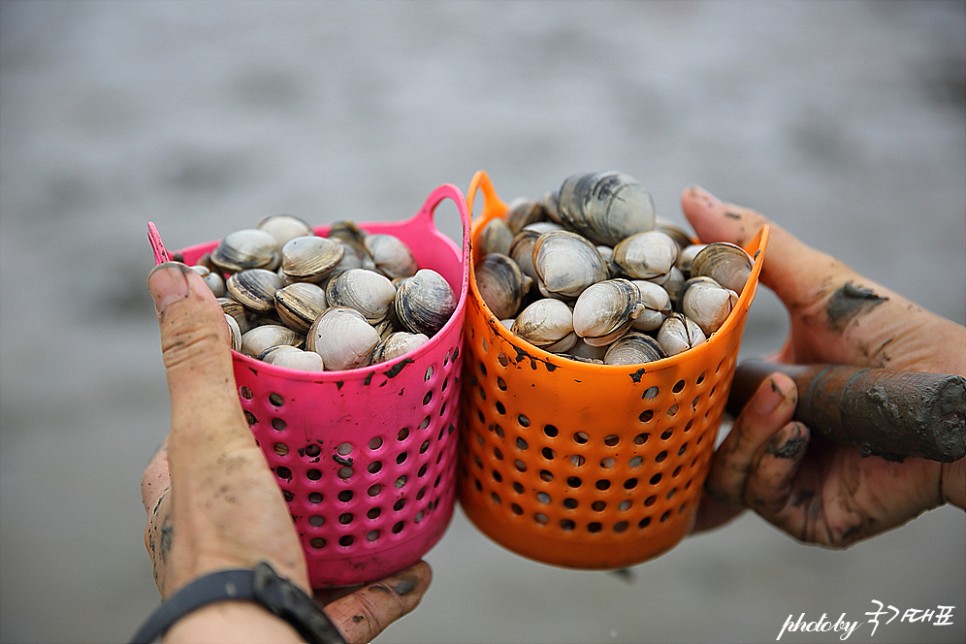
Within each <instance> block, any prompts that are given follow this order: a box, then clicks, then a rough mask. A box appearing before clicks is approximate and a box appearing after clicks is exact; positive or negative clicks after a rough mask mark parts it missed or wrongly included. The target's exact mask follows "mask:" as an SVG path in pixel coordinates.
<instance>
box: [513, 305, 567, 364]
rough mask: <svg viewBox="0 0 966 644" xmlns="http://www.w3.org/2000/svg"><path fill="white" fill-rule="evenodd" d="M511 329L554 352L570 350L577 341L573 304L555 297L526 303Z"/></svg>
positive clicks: (531, 342)
mask: <svg viewBox="0 0 966 644" xmlns="http://www.w3.org/2000/svg"><path fill="white" fill-rule="evenodd" d="M510 331H511V333H513V334H515V335H516V336H517V337H519V338H521V339H523V340H526V341H527V342H529V343H530V344H532V345H534V346H537V347H540V348H541V349H544V350H546V351H552V352H563V351H567V350H568V349H570V348H571V347H573V346H574V344H575V343H576V342H577V335H576V334H575V333H574V323H573V313H572V312H571V310H570V307H569V306H567V304H566V303H564V302H562V301H560V300H557V299H554V298H543V299H540V300H536V301H535V302H532V303H531V304H529V305H528V306H526V307H525V308H524V309H523V310H522V311H520V314H519V315H517V317H516V319H514V321H513V324H512V325H511V327H510Z"/></svg>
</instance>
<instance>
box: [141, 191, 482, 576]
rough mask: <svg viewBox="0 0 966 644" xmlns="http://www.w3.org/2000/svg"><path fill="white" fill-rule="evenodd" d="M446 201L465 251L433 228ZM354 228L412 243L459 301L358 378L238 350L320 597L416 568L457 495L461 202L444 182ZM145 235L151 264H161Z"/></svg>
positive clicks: (254, 421) (193, 257)
mask: <svg viewBox="0 0 966 644" xmlns="http://www.w3.org/2000/svg"><path fill="white" fill-rule="evenodd" d="M446 198H449V199H451V200H453V201H454V202H456V206H457V210H458V212H459V216H460V222H461V225H462V235H463V239H462V248H460V247H458V246H457V245H456V244H455V243H454V242H453V241H452V240H450V239H449V238H448V237H446V236H445V235H444V234H442V233H441V232H440V231H439V230H438V229H437V228H436V226H435V223H434V219H433V213H434V211H435V209H436V207H437V206H438V205H439V203H440V202H441V201H442V200H443V199H446ZM357 224H358V225H359V227H360V228H362V229H363V230H365V231H367V232H370V233H388V234H392V235H395V236H397V237H399V238H400V239H401V240H402V241H404V242H406V243H407V244H408V245H409V246H410V248H411V249H412V251H413V255H414V256H415V258H416V261H417V262H418V264H419V266H420V268H432V269H434V270H436V271H437V272H439V273H440V274H441V275H442V276H443V277H444V278H445V279H446V281H447V282H449V284H450V286H451V287H452V288H453V291H454V293H458V294H459V298H458V303H457V306H456V311H455V313H454V314H453V316H452V318H451V319H450V320H449V321H448V322H447V323H446V325H445V326H443V328H442V329H440V331H438V332H437V333H436V335H434V336H433V337H432V338H430V340H429V342H427V343H426V344H424V345H423V346H422V347H420V348H418V349H417V350H415V351H413V352H411V353H409V354H407V355H405V356H402V357H400V358H397V359H395V360H392V361H390V362H386V363H382V364H378V365H374V366H370V367H366V368H362V369H355V370H351V371H331V372H320V373H307V372H301V371H294V370H290V369H285V368H280V367H275V366H273V365H269V364H266V363H264V362H260V361H257V360H255V359H253V358H250V357H248V356H245V355H243V354H240V353H233V359H234V367H235V379H236V384H237V386H238V393H239V399H240V400H241V404H242V407H243V409H244V412H245V416H246V418H247V419H248V423H249V425H250V427H251V430H252V433H253V434H254V435H255V438H256V439H257V441H258V443H259V445H260V446H261V448H262V450H263V452H264V453H265V456H266V457H267V458H268V462H269V465H270V466H271V468H272V470H273V471H274V472H275V474H276V476H277V478H278V483H279V486H280V487H281V488H282V490H283V493H284V495H285V499H286V500H287V501H288V505H289V509H290V511H291V513H292V517H293V519H294V521H295V526H296V528H297V530H298V533H299V536H300V538H301V540H302V546H303V548H304V550H305V556H306V560H307V562H308V568H309V577H310V581H311V583H312V586H313V587H314V588H328V587H336V586H349V585H354V584H361V583H366V582H368V581H372V580H375V579H380V578H382V577H385V576H387V575H389V574H392V573H394V572H396V571H398V570H401V569H403V568H405V567H407V566H409V565H411V564H413V563H415V562H417V561H419V559H421V558H422V557H423V555H425V554H426V553H427V552H428V551H429V550H430V549H431V548H432V547H433V546H434V545H435V544H436V543H437V542H438V541H439V539H440V538H441V537H442V536H443V533H444V532H445V530H446V528H447V526H448V525H449V522H450V519H451V518H452V515H453V505H454V500H455V495H456V481H455V474H456V472H455V465H456V441H457V431H456V422H457V416H458V414H459V396H460V389H461V387H460V382H459V378H460V366H461V363H462V342H463V320H464V315H465V309H466V298H467V288H468V276H469V243H470V242H469V240H470V233H469V225H470V217H469V213H468V210H467V208H466V202H465V200H464V198H463V194H462V192H461V191H460V190H459V188H457V187H455V186H452V185H449V184H447V185H442V186H440V187H438V188H436V189H435V190H434V191H433V192H432V193H431V194H430V195H429V197H428V198H427V199H426V202H425V203H424V204H423V207H422V209H421V210H420V211H419V213H417V214H416V215H415V216H414V217H412V218H411V219H409V220H407V221H403V222H388V223H387V222H380V223H365V222H361V221H358V222H357ZM148 227H149V235H148V236H149V239H151V243H152V246H153V247H154V249H155V261H156V262H158V263H160V262H163V261H166V258H167V257H166V253H165V251H164V248H163V246H162V245H161V242H160V238H159V237H158V236H157V231H156V229H155V228H154V226H153V225H151V224H149V226H148ZM327 232H328V227H319V228H317V229H316V233H317V234H319V235H325V234H327ZM216 245H217V241H214V242H209V243H206V244H199V245H197V246H192V247H190V248H187V249H185V250H183V251H181V252H180V253H179V254H178V255H176V256H175V257H174V259H181V260H182V261H184V262H185V263H187V264H193V263H195V262H196V261H197V260H198V259H199V258H200V257H201V256H202V255H204V254H205V253H207V252H210V251H211V250H212V249H213V248H214V247H215V246H216Z"/></svg>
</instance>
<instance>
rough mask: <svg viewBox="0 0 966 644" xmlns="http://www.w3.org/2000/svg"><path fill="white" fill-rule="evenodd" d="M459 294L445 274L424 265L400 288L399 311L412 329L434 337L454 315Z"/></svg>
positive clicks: (401, 284) (403, 322)
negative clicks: (455, 292)
mask: <svg viewBox="0 0 966 644" xmlns="http://www.w3.org/2000/svg"><path fill="white" fill-rule="evenodd" d="M455 310H456V295H455V294H454V293H453V289H452V287H451V286H450V285H449V282H447V281H446V280H445V279H444V278H443V276H442V275H440V274H439V273H437V272H436V271H434V270H432V269H430V268H421V269H419V270H418V271H416V274H415V275H413V276H412V277H410V278H408V279H406V280H403V281H402V282H400V283H399V285H398V287H397V288H396V300H395V312H396V317H397V318H398V319H399V322H400V323H402V325H403V326H404V327H405V328H406V330H408V331H410V332H411V333H423V334H425V335H427V336H429V337H432V336H433V334H434V333H436V332H437V331H439V330H440V329H441V328H442V327H443V325H444V324H446V322H447V321H449V319H450V318H451V317H452V315H453V312H454V311H455Z"/></svg>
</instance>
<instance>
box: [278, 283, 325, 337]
mask: <svg viewBox="0 0 966 644" xmlns="http://www.w3.org/2000/svg"><path fill="white" fill-rule="evenodd" d="M327 306H328V302H327V300H326V297H325V291H324V290H322V288H321V287H320V286H318V285H317V284H312V283H311V282H295V283H294V284H289V285H288V286H284V287H282V288H280V289H278V290H277V291H275V311H276V312H277V313H278V317H279V319H280V320H281V321H282V322H284V323H285V324H286V326H289V327H291V328H293V329H295V330H296V331H299V332H300V333H307V332H308V330H309V327H310V326H312V322H314V321H315V318H317V317H319V314H320V313H322V311H324V310H325V309H326V307H327Z"/></svg>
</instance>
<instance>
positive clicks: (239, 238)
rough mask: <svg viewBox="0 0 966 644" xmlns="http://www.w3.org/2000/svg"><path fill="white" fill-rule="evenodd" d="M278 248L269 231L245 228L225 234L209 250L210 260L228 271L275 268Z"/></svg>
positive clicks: (277, 260)
mask: <svg viewBox="0 0 966 644" xmlns="http://www.w3.org/2000/svg"><path fill="white" fill-rule="evenodd" d="M278 248H279V246H278V242H277V241H276V240H275V238H274V237H272V235H270V234H269V233H267V232H265V231H263V230H257V229H255V228H245V229H243V230H236V231H235V232H233V233H229V234H228V235H226V236H225V237H224V238H223V239H222V240H221V241H220V242H219V243H218V246H216V247H215V250H213V251H212V252H211V262H212V263H213V264H214V265H215V266H217V267H218V268H220V269H221V270H223V271H225V272H228V273H237V272H238V271H243V270H245V269H248V268H265V269H268V270H275V269H276V268H277V267H278V262H279V254H278Z"/></svg>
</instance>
